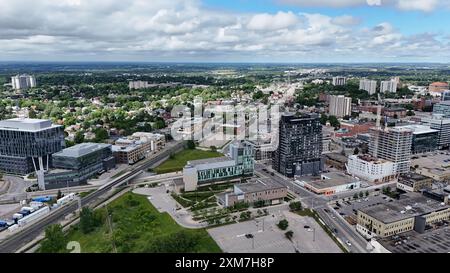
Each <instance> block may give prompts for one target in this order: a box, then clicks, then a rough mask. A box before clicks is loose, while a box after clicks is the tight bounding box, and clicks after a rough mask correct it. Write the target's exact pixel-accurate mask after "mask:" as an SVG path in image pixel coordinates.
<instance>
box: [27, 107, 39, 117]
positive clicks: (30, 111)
mask: <svg viewBox="0 0 450 273" xmlns="http://www.w3.org/2000/svg"><path fill="white" fill-rule="evenodd" d="M28 117H29V118H36V117H37V114H36V111H34V109H33V108H30V110H28Z"/></svg>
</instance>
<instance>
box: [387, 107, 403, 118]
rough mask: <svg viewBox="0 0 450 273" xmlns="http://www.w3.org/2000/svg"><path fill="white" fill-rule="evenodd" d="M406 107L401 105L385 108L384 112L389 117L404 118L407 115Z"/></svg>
mask: <svg viewBox="0 0 450 273" xmlns="http://www.w3.org/2000/svg"><path fill="white" fill-rule="evenodd" d="M406 112H407V111H406V109H405V108H401V107H395V108H394V107H393V108H384V111H383V114H384V116H386V117H389V118H404V117H406Z"/></svg>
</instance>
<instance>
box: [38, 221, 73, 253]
mask: <svg viewBox="0 0 450 273" xmlns="http://www.w3.org/2000/svg"><path fill="white" fill-rule="evenodd" d="M66 246H67V239H66V238H65V236H64V232H63V228H62V226H61V225H59V224H58V225H51V226H48V227H47V228H46V229H45V239H44V240H43V241H42V243H41V248H40V250H39V251H40V252H41V253H62V252H66Z"/></svg>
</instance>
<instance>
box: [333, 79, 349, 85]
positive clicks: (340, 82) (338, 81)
mask: <svg viewBox="0 0 450 273" xmlns="http://www.w3.org/2000/svg"><path fill="white" fill-rule="evenodd" d="M346 83H347V78H345V77H333V85H334V86H338V85H345V84H346Z"/></svg>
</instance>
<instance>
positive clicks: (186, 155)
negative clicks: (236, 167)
mask: <svg viewBox="0 0 450 273" xmlns="http://www.w3.org/2000/svg"><path fill="white" fill-rule="evenodd" d="M221 156H223V154H221V153H219V152H212V151H202V150H196V149H186V150H183V151H181V152H180V153H177V154H175V155H174V157H173V158H169V159H167V160H166V161H164V162H163V163H162V164H161V165H159V166H158V167H156V168H155V169H154V171H155V172H156V173H157V174H163V173H171V172H177V171H181V170H182V169H183V167H184V166H185V165H186V163H187V162H188V161H189V160H196V159H205V158H213V157H221Z"/></svg>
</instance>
